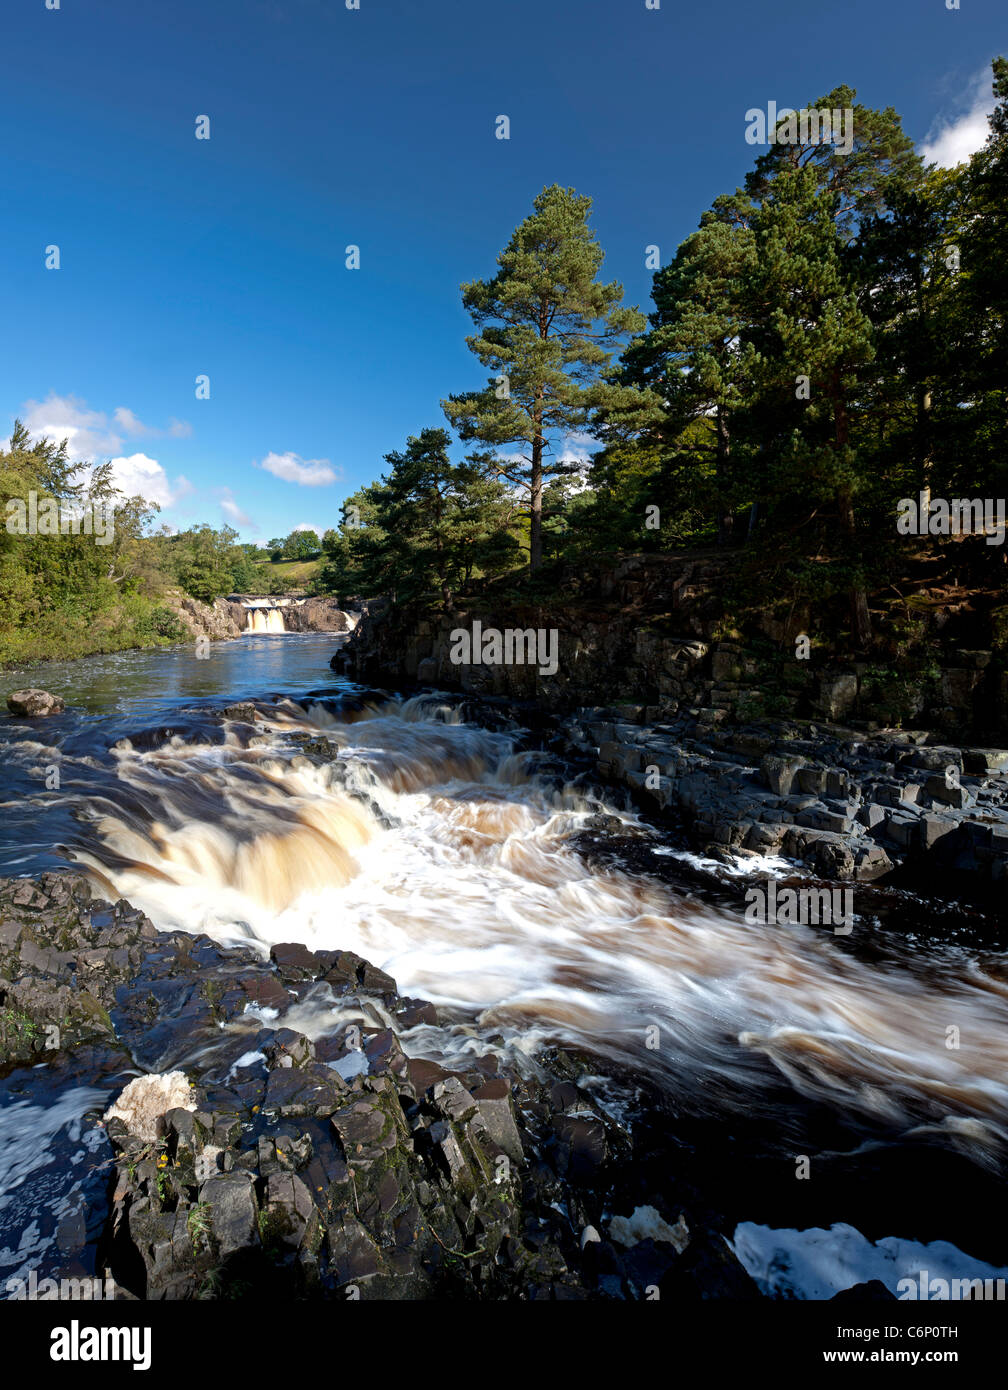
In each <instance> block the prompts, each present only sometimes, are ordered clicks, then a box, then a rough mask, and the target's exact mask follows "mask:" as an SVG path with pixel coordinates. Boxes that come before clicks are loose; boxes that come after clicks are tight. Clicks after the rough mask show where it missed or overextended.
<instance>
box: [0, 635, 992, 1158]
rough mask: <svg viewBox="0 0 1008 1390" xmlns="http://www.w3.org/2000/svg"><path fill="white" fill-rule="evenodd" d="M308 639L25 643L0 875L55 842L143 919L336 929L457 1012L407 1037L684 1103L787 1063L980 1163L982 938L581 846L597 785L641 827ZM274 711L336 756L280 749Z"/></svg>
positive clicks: (785, 1083)
mask: <svg viewBox="0 0 1008 1390" xmlns="http://www.w3.org/2000/svg"><path fill="white" fill-rule="evenodd" d="M333 645H334V639H333V638H332V637H331V636H325V635H306V636H285V637H272V636H255V637H247V638H243V639H240V640H238V641H236V642H232V643H227V644H219V645H217V646H215V647H214V648H213V650H212V654H211V656H210V658H209V659H206V660H197V659H196V658H195V656H194V655H192V654H191V653H189V652H187V651H180V650H173V651H170V652H157V653H124V654H120V655H116V656H112V657H107V658H92V659H89V660H87V661H82V662H74V663H67V664H65V665H62V666H61V665H59V664H57V665H54V666H52V667H49V668H47V670H46V672H45V677H44V680H45V683H46V685H47V686H48V687H49V688H50V689H53V690H56V691H59V692H60V693H62V694H63V695H64V697H65V698H66V700H67V704H68V707H69V708H68V712H67V714H66V715H64V716H61V717H59V718H57V719H49V720H46V721H40V722H36V723H30V722H27V721H17V720H13V719H11V720H8V721H6V723H5V724H4V726H3V731H2V735H0V736H2V737H3V739H4V742H5V745H6V746H5V767H6V769H7V792H6V795H5V799H4V804H3V816H4V824H5V828H6V832H7V836H6V844H5V846H4V849H3V854H2V858H0V872H3V873H29V872H36V871H38V870H39V869H40V868H42V867H53V866H55V865H57V864H64V865H65V864H66V863H67V862H68V861H73V862H75V863H76V864H77V865H78V866H80V867H81V868H82V869H83V870H85V871H86V872H87V873H88V875H89V876H90V878H91V880H92V883H93V885H94V886H95V888H96V889H97V890H98V891H99V892H100V893H101V894H102V895H104V896H111V897H113V898H116V897H125V898H127V899H128V900H129V901H130V902H132V903H133V904H135V905H136V906H137V907H140V908H142V909H143V910H144V911H145V912H146V913H148V915H149V916H150V917H151V918H152V919H153V920H154V921H155V923H157V925H159V926H162V927H181V928H184V929H186V930H189V931H205V932H207V933H208V934H210V935H211V936H213V937H215V938H217V939H219V940H221V941H237V940H242V941H246V942H248V941H251V942H253V943H255V944H257V945H258V946H260V947H261V948H262V949H263V950H264V951H265V950H267V949H268V947H269V944H270V943H273V942H279V941H303V942H305V943H306V944H307V945H309V946H311V947H313V948H347V949H350V950H353V951H356V952H358V953H359V954H360V955H362V956H364V957H366V958H367V959H369V960H371V961H373V962H375V964H377V965H379V966H381V967H382V968H384V969H386V970H388V972H389V973H390V974H392V975H394V976H395V978H396V979H397V981H398V983H399V988H400V990H401V991H402V992H403V993H404V994H414V995H417V996H420V997H423V998H427V999H431V1000H433V1001H435V1002H436V1003H439V1004H442V1005H446V1006H449V1008H451V1009H453V1010H456V1011H458V1013H457V1015H456V1016H457V1017H459V1018H463V1019H467V1020H468V1021H469V1022H468V1024H467V1026H465V1027H462V1028H461V1029H460V1030H456V1031H455V1032H454V1033H453V1034H452V1035H451V1036H449V1035H448V1034H447V1033H445V1032H444V1031H443V1030H431V1029H427V1030H425V1029H423V1028H421V1029H419V1030H416V1031H415V1034H414V1036H412V1037H411V1038H410V1039H409V1040H408V1042H409V1044H410V1045H412V1047H413V1048H414V1049H415V1050H418V1051H423V1050H426V1051H428V1052H431V1053H432V1054H433V1053H435V1052H437V1051H438V1050H439V1049H440V1050H441V1051H442V1052H445V1051H450V1050H451V1048H452V1047H453V1046H454V1047H458V1046H460V1045H464V1046H466V1047H469V1048H472V1047H473V1046H476V1045H479V1046H481V1047H491V1046H492V1047H495V1048H498V1049H501V1050H505V1051H507V1052H508V1053H509V1054H510V1055H511V1056H512V1057H513V1058H515V1059H516V1060H519V1061H521V1060H522V1059H527V1058H528V1057H530V1056H531V1055H532V1054H533V1053H534V1052H535V1051H536V1050H537V1049H539V1048H540V1047H541V1046H543V1045H544V1044H546V1043H559V1044H563V1045H567V1046H572V1047H576V1048H577V1049H580V1050H583V1051H586V1052H588V1053H590V1054H591V1055H592V1056H593V1057H595V1058H597V1059H598V1061H599V1069H600V1070H604V1069H606V1068H607V1067H608V1068H609V1069H611V1070H612V1071H614V1072H616V1073H618V1074H621V1075H624V1076H625V1075H626V1074H627V1073H628V1072H629V1073H631V1074H632V1073H637V1074H640V1075H646V1076H647V1077H649V1078H650V1079H651V1080H652V1081H653V1082H654V1083H655V1084H656V1085H657V1086H658V1087H659V1088H660V1090H661V1091H662V1092H663V1093H664V1094H667V1095H668V1096H669V1098H670V1103H673V1104H674V1105H676V1106H683V1107H686V1108H687V1109H690V1110H692V1111H693V1112H694V1113H700V1114H705V1115H707V1116H708V1117H710V1116H713V1115H720V1116H723V1117H727V1118H728V1119H729V1120H730V1117H731V1116H732V1115H733V1114H734V1115H735V1116H736V1117H738V1119H739V1120H741V1119H743V1118H744V1117H745V1116H747V1115H748V1116H751V1115H752V1114H754V1113H756V1114H759V1113H761V1112H762V1113H763V1114H764V1115H765V1116H769V1115H770V1114H771V1113H772V1109H771V1107H772V1105H773V1103H774V1099H775V1098H779V1096H780V1095H781V1092H782V1089H783V1091H785V1092H787V1093H790V1094H791V1095H792V1096H793V1097H794V1098H795V1099H796V1100H799V1099H800V1100H802V1101H804V1102H807V1103H809V1104H812V1105H815V1106H823V1105H826V1106H828V1107H830V1108H831V1109H832V1110H834V1111H836V1112H837V1113H838V1114H840V1115H842V1116H845V1117H849V1118H850V1119H851V1121H852V1123H856V1125H857V1127H858V1128H857V1131H856V1132H857V1133H858V1134H860V1136H861V1138H862V1140H863V1141H865V1142H869V1143H871V1142H882V1141H883V1140H884V1139H885V1140H889V1139H892V1138H893V1137H894V1136H902V1137H904V1138H905V1137H906V1136H908V1135H910V1136H912V1135H917V1136H924V1135H931V1136H939V1139H940V1142H942V1143H949V1144H952V1145H954V1146H956V1147H957V1148H958V1149H959V1150H960V1151H963V1150H965V1151H967V1152H968V1153H969V1154H970V1155H971V1156H972V1157H973V1158H974V1159H976V1160H977V1161H979V1162H981V1163H983V1164H986V1165H987V1166H988V1168H989V1167H990V1165H991V1164H992V1163H993V1164H997V1163H998V1162H999V1161H1000V1158H999V1156H1000V1153H1001V1146H1002V1143H1003V1141H1004V1140H1005V1139H1006V1138H1008V1027H1006V1024H1008V986H1006V983H1005V980H1004V978H1003V977H1002V975H1001V974H1000V973H999V971H998V970H997V969H996V968H994V967H992V966H991V964H990V960H991V957H990V956H989V955H983V954H979V953H977V952H975V951H969V950H967V949H964V948H963V947H962V946H961V945H960V946H954V947H953V946H943V945H942V944H941V943H933V942H932V943H928V948H927V968H926V969H924V970H922V969H921V968H920V963H919V961H916V960H914V959H913V958H912V956H911V951H912V947H911V946H909V945H908V946H907V948H906V950H905V952H904V955H905V959H901V958H900V957H899V954H898V953H897V954H896V956H895V957H894V956H893V954H892V953H891V952H890V953H889V954H888V955H887V956H886V958H885V960H884V961H881V962H880V961H878V960H874V961H872V960H866V959H864V958H861V957H859V956H858V954H857V953H854V952H851V951H849V950H846V951H845V950H842V949H841V948H840V947H839V946H838V945H837V943H836V942H835V941H834V940H833V938H831V937H830V936H829V935H827V934H825V933H823V932H821V931H817V930H816V929H814V928H807V927H800V926H777V927H769V928H768V927H761V926H753V925H749V924H746V923H745V921H744V919H743V914H742V911H741V909H734V908H731V907H727V906H725V904H724V903H723V902H721V901H718V900H716V899H715V898H713V897H709V898H707V897H704V896H698V895H697V894H696V893H690V892H688V891H686V890H685V889H683V890H682V891H676V889H675V888H673V887H670V886H669V885H668V884H666V883H662V882H659V881H658V880H657V879H655V878H652V877H645V876H642V875H639V874H634V873H632V872H630V871H628V870H626V869H621V868H611V869H607V870H601V869H599V868H591V867H589V866H588V864H587V863H586V861H585V860H584V858H583V857H582V856H581V855H580V854H579V853H578V852H577V848H576V847H575V845H574V843H573V840H574V837H575V836H576V835H577V834H578V833H579V832H580V831H582V830H583V828H584V826H585V823H586V821H587V819H588V817H589V816H591V815H593V814H597V813H598V812H599V810H600V809H604V810H606V811H607V812H608V813H610V814H616V815H619V816H620V817H621V819H622V820H623V821H624V823H625V824H626V825H627V826H628V828H630V829H631V830H634V831H636V832H638V833H640V834H652V832H650V831H649V830H648V829H647V827H644V826H640V825H639V824H638V822H637V821H636V818H635V817H633V816H632V815H630V814H628V813H627V812H626V811H622V810H619V809H617V808H614V807H612V806H605V805H604V804H603V803H601V802H600V800H599V799H598V798H597V797H596V796H595V795H593V794H592V793H591V792H590V791H588V790H585V789H584V788H583V787H580V786H574V785H571V784H567V785H564V784H563V783H562V782H560V783H558V782H557V780H556V778H555V777H547V776H545V775H543V774H541V773H539V772H537V765H538V764H539V763H540V762H541V760H540V759H539V758H537V756H536V755H535V754H532V753H523V752H519V751H515V741H514V739H513V738H512V737H511V736H509V735H506V734H502V733H491V732H488V731H486V730H484V729H480V728H477V727H474V726H472V725H468V724H464V723H462V722H461V721H460V719H459V716H458V712H457V709H456V707H455V706H454V705H453V703H452V701H451V700H450V699H448V698H447V697H445V699H444V700H437V699H431V698H416V699H412V700H406V701H401V700H394V701H391V702H389V703H380V702H372V703H367V702H366V701H365V702H364V703H363V705H362V704H361V701H359V700H354V699H352V698H350V699H347V698H346V697H348V696H349V697H352V695H353V688H352V687H350V686H349V685H348V683H347V682H345V681H343V680H341V679H339V678H337V677H336V676H334V675H331V674H330V673H329V671H328V666H327V663H328V658H329V656H330V655H331V652H332V650H333ZM309 690H310V691H313V692H314V697H313V698H306V697H305V696H304V692H305V691H309ZM325 695H330V696H331V697H332V698H330V699H325V700H323V699H322V698H321V697H322V696H325ZM249 697H260V698H262V699H268V698H270V697H276V700H277V702H276V703H275V704H274V705H272V706H271V707H270V708H269V709H268V710H267V726H266V728H265V730H263V729H260V730H259V731H257V732H253V731H252V730H251V729H250V727H249V726H248V725H242V724H237V723H230V724H225V725H223V726H222V725H221V724H220V723H218V722H215V721H213V720H210V719H208V718H207V717H206V715H205V713H200V712H199V708H198V707H199V706H203V707H205V706H207V705H216V706H220V705H223V704H226V703H229V702H232V701H237V700H241V699H246V698H249ZM298 735H307V736H311V737H318V736H319V735H322V736H324V737H325V738H327V739H329V740H330V741H331V742H332V743H333V744H335V745H336V746H337V747H338V749H339V757H338V759H337V760H335V761H333V762H328V763H322V764H321V765H319V764H318V763H317V762H315V761H312V760H311V759H309V758H307V757H305V756H304V753H303V751H302V749H301V747H300V746H299V744H298V742H297V738H296V736H298ZM53 768H56V769H58V773H59V788H58V789H51V790H50V789H47V787H46V779H47V777H48V778H49V781H50V782H52V780H53V779H52V776H51V770H52V769H53ZM857 930H858V928H857V927H855V931H857ZM304 1013H305V1016H304V1018H303V1019H302V1020H301V1021H300V1023H299V1024H298V1025H297V1026H305V1028H306V1030H308V1031H310V1030H311V1024H312V1019H311V1017H310V1013H311V1010H310V1007H307V1006H306V1009H305V1011H304ZM950 1027H955V1028H958V1030H959V1046H958V1047H957V1048H956V1047H949V1046H947V1039H948V1029H949V1028H950ZM439 1033H440V1036H435V1035H436V1034H439ZM460 1039H461V1040H462V1041H461V1043H460V1041H459V1040H460ZM782 1149H783V1150H784V1151H785V1152H789V1153H793V1152H794V1149H793V1147H792V1148H791V1149H788V1146H787V1143H785V1142H784V1141H783V1140H782Z"/></svg>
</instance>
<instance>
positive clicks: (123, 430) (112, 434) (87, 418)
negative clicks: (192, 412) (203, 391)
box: [21, 391, 192, 462]
mask: <svg viewBox="0 0 1008 1390" xmlns="http://www.w3.org/2000/svg"><path fill="white" fill-rule="evenodd" d="M21 417H22V419H23V420H24V422H25V424H26V425H27V427H28V429H29V430H30V431H31V433H32V434H33V435H36V436H38V435H43V434H44V435H48V436H49V438H50V439H55V440H56V441H57V442H58V441H60V440H62V439H65V440H66V441H67V445H68V449H69V452H70V457H71V458H72V459H74V460H75V461H77V462H90V461H92V460H96V459H104V458H109V457H111V456H112V455H114V454H121V453H122V452H123V446H124V445H125V443H126V441H127V440H128V439H145V438H146V439H159V438H163V437H164V436H166V435H168V436H171V437H172V438H180V437H181V436H184V435H188V434H191V433H192V427H191V426H190V425H188V424H186V422H185V421H184V420H175V419H172V420H171V421H170V422H169V425H168V428H167V429H166V430H161V429H157V428H156V427H155V426H153V425H145V424H144V422H143V421H142V420H141V419H140V418H139V416H137V415H136V414H134V412H133V411H132V410H130V409H129V407H128V406H125V405H120V406H116V408H115V410H114V411H113V412H112V415H111V418H110V417H109V416H108V415H107V414H106V413H105V412H104V411H103V410H91V409H90V408H89V406H88V403H87V401H82V400H81V399H80V398H79V397H78V396H74V395H69V396H58V395H57V394H56V392H55V391H50V392H49V395H48V396H47V397H46V398H45V400H44V401H34V400H32V401H25V403H24V405H23V407H22V409H21Z"/></svg>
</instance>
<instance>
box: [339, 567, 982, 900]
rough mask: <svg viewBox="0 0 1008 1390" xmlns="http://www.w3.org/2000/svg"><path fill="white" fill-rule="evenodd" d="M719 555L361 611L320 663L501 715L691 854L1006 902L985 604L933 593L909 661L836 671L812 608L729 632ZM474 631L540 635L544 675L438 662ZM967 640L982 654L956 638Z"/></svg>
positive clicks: (754, 617) (522, 668)
mask: <svg viewBox="0 0 1008 1390" xmlns="http://www.w3.org/2000/svg"><path fill="white" fill-rule="evenodd" d="M732 564H733V560H732V557H731V556H726V555H706V556H699V557H687V556H679V557H676V556H649V557H645V556H629V557H627V558H626V559H625V560H623V561H622V562H620V564H619V565H617V566H616V567H615V568H614V569H613V570H611V571H607V572H604V573H602V574H600V575H597V576H594V577H592V578H591V579H590V580H589V579H587V578H586V579H585V580H584V581H583V583H582V587H583V588H584V590H585V592H584V594H580V595H575V596H574V597H571V596H568V595H564V596H563V597H558V599H557V600H556V601H555V602H553V603H550V604H548V605H547V604H539V605H531V604H516V603H513V602H512V603H498V604H497V605H491V604H489V603H487V602H475V601H474V602H473V603H472V604H471V605H470V606H469V607H467V608H465V609H461V608H459V609H456V610H453V611H451V612H447V613H446V612H443V611H438V610H433V609H425V608H420V607H416V606H413V607H410V606H404V607H394V606H391V605H389V604H388V603H386V602H378V603H372V604H371V605H369V612H368V613H367V614H366V615H365V616H364V618H363V620H362V621H361V623H360V624H359V626H358V628H357V630H356V632H355V633H354V635H353V637H352V639H351V640H350V642H349V643H348V644H346V646H344V647H343V648H342V649H341V650H340V651H338V652H337V653H336V654H335V655H334V657H333V661H332V664H333V667H334V669H337V670H339V671H342V672H344V673H346V674H347V675H349V676H351V677H352V678H354V679H356V680H358V681H362V682H366V683H369V684H381V685H387V686H390V687H393V688H397V689H412V690H415V689H437V690H443V691H446V692H449V693H454V692H457V693H459V694H461V695H462V696H463V697H465V696H470V697H476V698H478V699H479V700H482V701H483V702H484V709H487V708H489V707H490V706H494V707H496V708H497V710H498V711H499V710H503V709H508V708H510V709H511V711H512V715H513V719H514V722H516V723H517V724H519V725H520V724H523V723H528V722H530V721H531V722H532V723H534V724H535V725H536V726H537V727H540V729H541V730H542V731H543V734H544V736H548V737H549V738H551V739H552V740H553V743H552V745H551V746H553V747H554V748H555V749H556V751H558V752H560V753H562V754H563V755H564V756H570V757H577V758H579V759H581V760H583V761H587V763H588V764H589V765H590V766H591V767H592V769H593V770H594V772H595V773H596V775H597V776H598V777H599V778H600V779H601V780H602V781H603V782H607V783H617V784H620V785H622V786H623V787H625V788H626V789H627V791H628V792H629V793H630V795H631V796H632V797H633V799H634V801H635V802H636V803H637V804H638V805H639V806H640V807H641V808H642V810H644V811H645V813H647V814H648V815H651V816H657V817H659V818H665V819H666V820H667V819H670V818H671V819H674V820H675V822H676V824H677V825H679V826H681V827H682V828H683V829H684V831H685V832H686V833H687V834H688V835H689V836H690V838H691V841H692V843H693V844H694V845H695V846H696V847H697V848H699V849H702V850H704V851H705V852H707V853H709V854H713V855H715V856H722V857H723V856H727V855H743V856H744V855H767V854H772V855H782V856H784V857H785V858H788V859H791V860H793V861H795V862H796V863H800V864H804V865H805V866H807V868H808V870H809V871H810V872H813V873H815V874H817V875H820V876H822V877H823V878H829V879H836V880H856V881H861V882H870V881H877V880H881V879H883V878H885V877H886V876H887V875H889V874H891V873H892V872H893V871H894V870H895V869H903V868H907V869H910V870H913V871H921V870H926V871H927V872H928V873H930V874H936V873H937V874H942V873H947V872H949V871H952V872H955V873H956V874H958V875H962V878H963V881H964V883H966V884H968V891H969V892H971V893H972V892H980V893H981V894H985V895H989V894H991V893H993V894H998V893H1001V892H1003V890H1004V884H1005V882H1006V881H1008V751H1005V746H1004V745H1006V744H1008V737H1005V736H1006V735H1008V723H1006V720H1008V671H1006V670H1005V660H1004V652H1003V649H1002V648H1001V647H999V646H998V642H999V641H1000V638H999V637H998V636H997V632H998V631H999V629H997V625H996V623H995V622H994V620H993V619H992V618H991V616H990V613H989V612H988V615H987V617H986V618H985V619H984V622H986V624H987V626H986V627H984V626H983V624H982V623H981V622H980V620H979V618H978V616H977V612H976V611H974V610H976V609H978V608H980V607H982V604H980V603H979V601H975V602H973V603H972V604H971V603H969V602H966V601H965V600H962V601H959V602H957V603H953V602H952V601H951V597H954V595H945V597H946V598H947V599H949V601H948V602H946V603H945V604H944V606H941V605H939V604H938V603H937V602H936V603H935V604H934V605H933V612H932V611H931V610H928V611H929V612H931V616H930V617H929V618H928V619H927V622H923V620H922V623H923V626H922V628H921V632H922V640H923V637H926V636H928V634H931V638H930V640H931V642H932V646H931V654H930V656H929V657H927V659H925V658H924V656H923V655H922V653H921V652H920V651H915V652H908V653H905V654H904V655H903V656H902V657H899V658H898V659H895V660H893V661H891V662H890V663H889V664H888V665H887V664H885V663H884V662H883V661H881V660H878V659H876V660H875V661H873V662H872V661H846V662H845V661H843V660H842V659H840V657H839V656H838V655H837V654H836V653H828V652H826V653H823V652H818V653H816V652H813V651H812V647H811V643H809V646H808V651H807V655H808V659H805V660H803V659H801V658H800V657H799V655H798V653H799V652H801V651H802V650H805V649H804V648H802V646H801V644H800V643H798V642H797V640H796V634H799V635H800V634H801V632H802V631H804V630H806V629H808V630H814V614H812V613H811V612H802V613H797V614H796V613H791V612H789V613H786V614H779V613H778V612H777V611H776V610H775V609H774V608H773V606H771V607H770V608H769V609H767V611H766V612H765V613H753V614H749V615H748V619H747V623H748V625H747V626H746V627H745V631H742V630H741V629H738V628H732V627H731V626H730V625H728V624H726V621H725V618H724V604H723V601H722V597H721V591H722V590H723V589H724V588H725V587H726V586H728V585H730V583H731V582H732ZM921 606H922V607H923V606H924V605H921ZM967 610H968V611H967ZM985 611H986V610H985ZM993 611H997V610H991V612H993ZM477 622H478V623H479V624H480V625H481V628H480V630H481V631H486V630H487V629H497V630H504V629H510V628H514V629H519V630H522V631H526V630H530V629H531V630H532V631H533V632H535V631H538V630H546V629H549V630H552V631H554V632H555V633H556V639H557V641H556V650H557V663H556V666H557V669H556V670H555V671H554V672H552V673H549V674H546V673H544V672H543V671H542V670H541V669H540V668H539V667H538V666H537V665H536V664H532V663H529V664H510V665H509V664H505V663H502V662H496V663H494V664H486V663H481V662H479V661H474V662H471V663H463V664H456V663H455V661H454V660H453V643H452V636H451V635H452V633H453V632H456V631H458V630H459V629H466V630H471V628H472V627H473V625H474V624H475V623H477ZM928 623H930V625H931V626H930V627H928ZM981 636H985V638H986V639H987V640H990V641H991V642H992V643H993V646H992V647H991V648H987V649H985V648H979V647H974V646H967V645H966V643H967V642H968V641H976V640H977V638H978V637H981ZM809 654H811V655H809ZM614 697H618V698H617V699H616V700H615V702H614ZM479 717H480V716H477V718H479Z"/></svg>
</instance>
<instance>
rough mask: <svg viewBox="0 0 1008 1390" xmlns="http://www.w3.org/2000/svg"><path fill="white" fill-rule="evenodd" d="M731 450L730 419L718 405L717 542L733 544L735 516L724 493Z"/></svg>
mask: <svg viewBox="0 0 1008 1390" xmlns="http://www.w3.org/2000/svg"><path fill="white" fill-rule="evenodd" d="M730 452H731V441H730V439H729V436H728V421H727V420H726V419H725V417H724V411H723V410H722V409H721V407H720V406H718V410H717V465H716V469H715V484H716V490H717V543H718V545H731V543H732V540H733V539H734V533H735V517H734V514H733V513H732V511H731V509H730V508H729V507H728V506H727V505H726V503H725V500H724V494H725V490H726V487H727V479H728V456H729V454H730Z"/></svg>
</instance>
